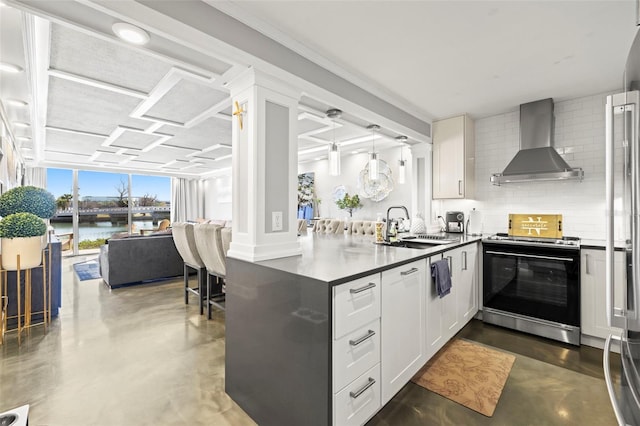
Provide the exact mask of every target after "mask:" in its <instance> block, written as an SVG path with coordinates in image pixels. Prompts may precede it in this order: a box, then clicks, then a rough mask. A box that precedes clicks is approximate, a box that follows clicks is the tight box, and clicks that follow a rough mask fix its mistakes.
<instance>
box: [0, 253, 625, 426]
mask: <svg viewBox="0 0 640 426" xmlns="http://www.w3.org/2000/svg"><path fill="white" fill-rule="evenodd" d="M84 260H86V259H85V258H83V257H69V258H65V259H64V260H63V308H62V311H61V315H60V317H59V318H58V319H57V320H55V321H54V322H53V324H52V326H51V327H50V328H49V330H48V331H47V332H46V333H45V332H44V330H43V328H42V327H41V326H38V327H34V328H33V329H32V330H31V332H30V335H29V336H27V337H26V338H25V339H23V342H22V345H21V346H18V344H17V340H16V336H15V333H9V334H8V335H7V341H6V343H5V345H3V346H1V347H0V412H2V411H5V410H8V409H10V408H13V407H16V406H19V405H23V404H31V411H30V419H29V424H30V425H32V426H33V425H48V426H58V425H65V426H76V425H77V426H85V425H96V426H101V425H104V426H120V425H123V426H124V425H205V424H206V425H233V426H244V425H254V424H255V423H254V422H253V421H252V420H251V419H250V418H249V417H248V416H247V415H246V414H245V413H244V411H243V410H242V409H241V408H240V407H238V406H237V405H236V404H235V403H234V402H233V401H232V400H231V399H230V398H229V397H228V396H227V395H226V394H225V392H224V345H225V342H224V333H225V326H224V313H222V312H216V313H215V315H214V318H213V320H210V321H207V320H206V318H205V317H204V316H200V315H199V314H198V309H197V306H196V305H194V304H193V305H188V306H186V305H185V304H184V302H183V293H182V291H181V287H182V282H181V280H169V281H164V282H158V283H154V284H145V285H142V286H132V287H128V288H122V289H118V290H113V291H110V290H109V289H108V288H107V287H105V285H104V284H103V283H102V282H101V281H100V280H89V281H82V282H80V281H78V280H77V278H76V277H75V274H74V273H73V271H72V268H71V264H72V263H75V262H80V261H84ZM458 337H461V338H465V339H469V340H474V341H476V342H479V343H481V344H485V345H489V346H492V347H495V348H498V349H501V350H505V351H508V352H511V353H513V354H515V355H516V362H515V364H514V367H513V370H512V372H511V375H510V376H509V379H508V381H507V384H506V387H505V389H504V392H503V394H502V397H501V399H500V401H499V403H498V406H497V408H496V412H495V414H494V416H493V417H492V418H487V417H485V416H483V415H482V414H478V413H476V412H474V411H472V410H469V409H467V408H465V407H463V406H461V405H458V404H456V403H455V402H452V401H449V400H447V399H446V398H443V397H441V396H439V395H436V394H434V393H432V392H429V391H427V390H425V389H423V388H421V387H420V386H417V385H415V384H413V383H409V384H407V385H406V386H405V387H404V388H403V389H402V390H401V391H400V393H398V395H396V396H395V397H394V398H393V400H392V401H391V402H389V404H387V405H386V406H385V407H384V408H383V409H382V410H381V411H380V413H378V415H377V416H375V417H374V418H373V419H372V420H371V421H370V422H369V423H368V425H370V426H373V425H403V426H404V425H476V424H478V425H484V424H491V425H564V424H566V425H573V424H580V425H613V424H615V419H614V418H613V411H612V409H611V407H610V405H609V402H608V397H607V394H606V388H605V385H604V381H603V377H602V375H603V372H602V367H601V356H602V352H601V351H599V350H597V349H593V348H589V347H582V348H574V347H571V346H567V345H562V344H559V343H555V342H552V341H549V340H546V339H541V338H537V337H533V336H528V335H525V334H521V333H517V332H512V331H509V330H505V329H501V328H498V327H493V326H490V325H485V324H483V323H481V322H479V321H472V322H471V323H470V324H469V325H467V326H466V327H465V328H464V329H463V330H462V331H461V332H460V333H459V336H458ZM283 426H289V425H283ZM292 426H294V425H292ZM295 426H298V425H295Z"/></svg>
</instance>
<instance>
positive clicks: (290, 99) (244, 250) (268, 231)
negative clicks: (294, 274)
mask: <svg viewBox="0 0 640 426" xmlns="http://www.w3.org/2000/svg"><path fill="white" fill-rule="evenodd" d="M229 88H230V90H231V99H232V108H233V111H236V109H237V108H236V102H237V103H238V105H239V106H240V108H241V109H242V110H243V111H244V112H243V113H242V124H243V125H242V129H241V128H240V122H239V118H238V115H234V116H233V126H232V137H233V167H232V185H231V186H232V200H233V201H232V220H233V222H232V223H233V231H232V241H231V245H230V247H229V252H228V256H231V257H235V258H238V259H243V260H247V261H250V262H257V261H261V260H268V259H275V258H280V257H287V256H295V255H299V254H300V253H301V249H300V243H299V242H298V240H297V234H298V227H297V226H296V224H297V219H296V207H297V204H298V180H297V176H298V170H297V169H298V167H297V164H298V152H297V145H298V139H297V138H298V136H297V124H298V118H297V115H298V101H299V99H300V96H301V92H300V91H298V90H296V89H294V88H292V87H291V86H290V85H288V84H285V83H284V82H282V81H280V80H278V79H276V78H274V77H271V76H269V75H266V74H264V73H261V72H259V71H256V70H255V69H253V68H249V69H248V70H247V71H246V72H245V73H243V74H242V75H240V76H239V77H238V78H236V79H235V80H234V81H232V82H231V83H230V84H229Z"/></svg>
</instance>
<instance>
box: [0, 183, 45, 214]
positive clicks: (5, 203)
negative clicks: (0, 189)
mask: <svg viewBox="0 0 640 426" xmlns="http://www.w3.org/2000/svg"><path fill="white" fill-rule="evenodd" d="M19 212H25V213H33V214H35V215H36V216H38V217H40V218H42V219H50V218H52V217H53V215H55V214H56V200H55V198H54V196H53V194H51V193H50V192H49V191H47V190H46V189H42V188H38V187H35V186H17V187H15V188H13V189H10V190H8V191H7V192H5V193H4V194H2V195H0V216H2V217H5V216H8V215H10V214H13V213H19Z"/></svg>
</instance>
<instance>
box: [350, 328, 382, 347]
mask: <svg viewBox="0 0 640 426" xmlns="http://www.w3.org/2000/svg"><path fill="white" fill-rule="evenodd" d="M375 334H376V332H375V331H373V330H369V331H368V332H367V334H365V335H364V336H362V337H360V338H359V339H356V340H349V344H350V345H351V346H358V345H359V344H360V343H362V342H364V341H365V340H367V339H369V338H371V337H373V336H375Z"/></svg>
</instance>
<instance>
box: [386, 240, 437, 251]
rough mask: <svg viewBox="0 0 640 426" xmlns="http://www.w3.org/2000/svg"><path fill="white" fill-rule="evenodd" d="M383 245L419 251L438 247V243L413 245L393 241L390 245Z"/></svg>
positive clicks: (407, 242)
mask: <svg viewBox="0 0 640 426" xmlns="http://www.w3.org/2000/svg"><path fill="white" fill-rule="evenodd" d="M383 244H384V245H387V246H391V247H405V248H412V249H421V250H424V249H428V248H432V247H435V246H437V245H440V244H438V243H414V242H412V241H394V242H392V243H383Z"/></svg>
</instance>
